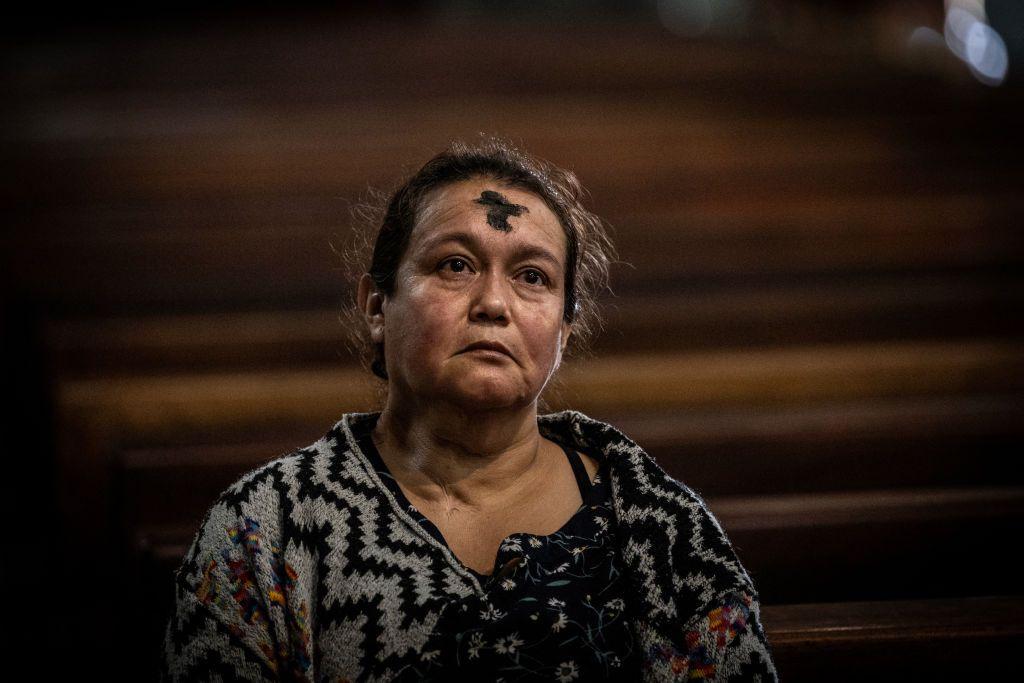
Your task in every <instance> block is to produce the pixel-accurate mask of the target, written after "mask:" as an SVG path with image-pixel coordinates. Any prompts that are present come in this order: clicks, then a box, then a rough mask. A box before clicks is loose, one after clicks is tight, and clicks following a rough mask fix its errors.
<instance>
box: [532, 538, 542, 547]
mask: <svg viewBox="0 0 1024 683" xmlns="http://www.w3.org/2000/svg"><path fill="white" fill-rule="evenodd" d="M541 545H543V544H542V543H541V542H540V539H539V538H533V537H532V536H531V537H530V547H531V548H539V547H541Z"/></svg>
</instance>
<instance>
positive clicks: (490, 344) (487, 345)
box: [462, 341, 514, 358]
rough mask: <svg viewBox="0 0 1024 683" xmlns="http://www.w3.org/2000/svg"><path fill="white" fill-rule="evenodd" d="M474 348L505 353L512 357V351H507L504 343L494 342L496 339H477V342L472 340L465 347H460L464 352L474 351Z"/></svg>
mask: <svg viewBox="0 0 1024 683" xmlns="http://www.w3.org/2000/svg"><path fill="white" fill-rule="evenodd" d="M476 350H484V351H497V352H498V353H503V354H505V355H506V356H508V357H509V358H514V357H513V356H512V353H511V352H509V350H508V349H507V348H506V347H505V345H504V344H502V343H501V342H496V341H478V342H473V343H472V344H470V345H469V346H467V347H466V348H464V349H462V353H466V352H467V351H476Z"/></svg>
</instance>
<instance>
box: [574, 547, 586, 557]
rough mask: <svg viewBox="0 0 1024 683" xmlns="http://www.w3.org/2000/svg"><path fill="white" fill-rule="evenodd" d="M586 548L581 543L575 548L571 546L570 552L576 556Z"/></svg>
mask: <svg viewBox="0 0 1024 683" xmlns="http://www.w3.org/2000/svg"><path fill="white" fill-rule="evenodd" d="M586 549H587V547H586V546H582V545H581V546H579V547H577V548H573V549H572V554H573V556H574V557H575V556H577V555H582V554H583V551H584V550H586Z"/></svg>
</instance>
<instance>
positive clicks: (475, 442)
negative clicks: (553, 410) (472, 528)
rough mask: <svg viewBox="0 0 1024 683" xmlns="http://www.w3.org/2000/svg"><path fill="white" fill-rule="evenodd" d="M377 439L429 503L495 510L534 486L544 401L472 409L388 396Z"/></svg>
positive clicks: (406, 482)
mask: <svg viewBox="0 0 1024 683" xmlns="http://www.w3.org/2000/svg"><path fill="white" fill-rule="evenodd" d="M373 438H374V441H375V443H376V445H377V448H378V450H379V451H380V454H381V457H382V458H383V459H384V461H385V463H386V464H387V466H388V468H389V469H390V470H391V471H392V473H393V474H394V475H395V477H396V478H397V479H398V480H399V481H400V482H401V483H402V486H403V488H405V489H406V490H407V491H408V492H410V493H412V494H414V495H415V496H417V497H419V498H421V499H423V500H426V501H428V502H432V503H437V504H439V505H444V506H445V507H449V508H451V507H453V506H457V507H459V508H475V509H487V508H490V507H493V506H494V505H496V504H501V502H502V501H504V500H506V499H507V498H508V496H509V495H511V494H514V492H516V491H522V490H524V488H525V487H527V486H530V485H534V483H535V482H536V481H537V475H538V474H539V473H540V472H541V470H542V469H543V468H542V467H540V465H541V463H542V455H541V454H542V443H543V439H542V438H541V436H540V432H539V431H538V429H537V405H536V403H531V404H529V405H528V406H525V407H523V408H520V409H515V410H509V409H503V410H495V411H487V412H469V411H466V410H463V409H461V408H459V407H457V406H452V405H448V404H438V403H435V404H434V405H431V406H423V405H415V406H406V405H403V404H402V403H401V402H400V401H397V400H394V401H393V400H392V396H389V397H388V402H387V404H386V405H385V407H384V409H383V411H382V412H381V416H380V419H379V420H378V422H377V426H376V428H375V429H374V432H373Z"/></svg>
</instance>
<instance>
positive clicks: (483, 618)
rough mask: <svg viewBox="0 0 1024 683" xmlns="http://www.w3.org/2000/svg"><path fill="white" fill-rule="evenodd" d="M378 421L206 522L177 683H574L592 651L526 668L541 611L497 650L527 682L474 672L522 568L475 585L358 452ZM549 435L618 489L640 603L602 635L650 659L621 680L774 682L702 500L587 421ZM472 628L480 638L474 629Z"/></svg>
mask: <svg viewBox="0 0 1024 683" xmlns="http://www.w3.org/2000/svg"><path fill="white" fill-rule="evenodd" d="M371 415H372V414H366V413H362V414H360V413H352V414H347V415H345V416H344V417H343V418H342V419H341V420H340V421H339V422H338V423H337V424H336V425H335V426H334V427H333V428H332V429H331V430H330V431H329V432H328V433H327V434H326V435H325V436H324V437H323V438H321V439H320V440H319V441H317V442H316V443H314V444H313V445H311V446H309V447H307V448H304V449H301V450H298V451H296V452H294V453H292V454H290V455H287V456H285V457H282V458H279V459H277V460H274V461H272V462H270V463H268V464H266V465H264V466H262V467H260V468H258V469H256V470H255V471H253V472H250V473H249V474H247V475H246V476H244V477H242V478H241V479H240V480H239V481H238V482H236V483H235V484H234V485H232V486H231V487H230V488H229V489H228V490H226V491H225V492H224V493H223V494H222V495H221V496H220V498H219V499H218V500H217V502H216V503H215V504H214V505H213V507H212V508H211V509H210V510H209V512H208V513H207V515H206V518H205V519H204V521H203V524H202V526H201V528H200V530H199V533H198V534H197V535H196V538H195V540H194V541H193V543H192V546H191V548H190V549H189V551H188V553H187V554H186V556H185V559H184V562H183V563H182V565H181V567H180V569H179V570H178V572H177V573H176V576H175V592H176V601H177V605H176V611H175V614H174V615H173V616H172V618H171V621H170V623H169V625H168V628H167V633H166V638H165V648H164V650H165V660H164V670H163V672H162V673H163V677H164V678H165V679H166V680H174V681H186V680H211V679H212V680H251V681H266V680H301V681H356V680H359V681H364V680H365V681H391V680H424V679H437V680H450V679H459V678H469V677H472V679H473V680H524V679H531V678H532V679H541V678H546V679H548V680H559V681H571V680H574V679H577V678H578V672H577V670H576V665H575V663H574V660H573V659H572V657H571V654H572V651H573V650H572V648H573V647H583V644H581V642H580V641H581V640H583V639H570V640H574V642H573V643H569V642H568V641H566V642H565V643H564V644H563V643H559V644H558V645H557V646H556V649H554V650H553V651H554V652H555V653H556V654H555V655H553V656H554V659H553V660H552V661H549V662H543V661H530V662H527V661H526V659H525V653H523V652H522V648H523V647H525V646H524V642H527V641H530V638H531V636H533V635H539V633H538V634H533V633H531V632H530V629H547V630H545V632H544V635H543V638H544V639H548V638H549V637H550V635H551V634H550V630H551V629H554V630H557V627H558V624H559V622H557V621H556V622H555V623H552V624H548V623H544V622H542V621H530V619H534V620H536V619H537V613H538V612H540V611H542V609H541V608H538V609H537V610H536V611H534V612H533V613H532V614H531V615H530V616H529V618H526V617H525V615H526V614H527V612H522V613H523V615H524V617H523V618H522V619H521V620H517V621H515V622H514V624H515V626H516V629H517V630H515V631H514V632H512V633H510V634H509V635H508V636H506V637H505V638H503V639H496V640H494V641H493V642H492V643H491V644H490V652H491V653H492V654H495V655H496V654H498V653H500V654H501V655H502V656H503V657H504V658H505V659H506V660H507V661H508V662H510V663H512V664H515V666H502V667H495V668H494V670H489V669H486V670H482V669H481V668H480V662H481V660H479V659H478V660H477V661H476V664H477V668H475V669H474V668H473V667H472V665H473V662H472V660H473V659H474V657H475V656H477V655H479V654H480V652H481V650H482V649H486V648H487V647H488V644H487V642H486V638H484V637H483V634H485V633H488V631H485V630H484V629H483V627H484V626H495V625H497V624H498V622H499V621H501V620H502V619H505V620H509V619H512V618H514V617H515V615H513V614H511V611H512V610H510V609H509V607H508V605H507V604H506V603H505V602H502V600H503V596H502V595H501V594H500V593H501V590H500V589H499V588H497V586H499V585H501V586H503V587H505V588H508V587H511V586H514V585H515V580H516V576H515V574H516V572H520V571H522V572H523V573H524V574H525V573H526V569H525V565H526V561H525V560H526V559H527V558H525V557H524V558H520V559H522V560H523V561H522V562H520V563H519V565H518V566H517V565H516V563H514V562H513V563H510V564H509V572H508V575H507V576H506V577H503V580H502V581H501V582H498V581H489V582H487V583H486V584H484V583H483V582H481V580H480V579H479V577H478V576H477V575H474V573H473V572H471V571H469V570H467V569H466V567H465V566H463V565H462V564H461V563H460V562H459V561H458V559H457V558H456V557H455V556H454V555H453V554H452V553H451V552H450V550H449V549H448V548H447V547H446V546H445V545H444V544H443V543H442V542H440V541H439V540H438V539H437V538H436V537H435V536H434V535H432V534H430V533H428V531H427V530H426V529H425V528H424V526H423V525H422V524H421V522H419V521H417V520H416V519H415V518H414V517H413V516H412V515H411V514H410V513H411V512H412V511H411V510H408V509H406V508H405V507H404V506H403V505H402V503H401V502H399V500H398V499H397V498H396V496H395V495H394V489H392V488H391V487H389V486H387V485H385V483H384V482H383V481H382V479H381V476H382V475H381V473H380V472H378V471H377V470H376V469H375V468H374V467H373V466H372V465H371V463H370V460H369V459H368V458H367V456H366V454H365V453H363V452H362V450H361V449H360V447H359V444H358V441H357V438H356V436H355V435H353V431H352V425H354V424H357V421H358V420H363V419H367V418H368V417H371ZM538 428H539V429H540V432H541V434H542V435H543V436H545V437H547V438H548V439H550V440H552V441H554V442H556V443H558V444H560V445H563V446H565V447H568V448H571V449H575V450H579V451H582V452H585V453H587V454H589V455H591V456H592V457H594V458H595V459H597V460H598V461H599V462H600V464H601V467H602V469H601V471H602V472H606V473H607V474H606V476H607V477H608V480H609V483H610V490H611V495H610V509H611V513H610V515H611V518H612V522H611V526H613V527H614V529H613V530H612V531H613V533H610V535H609V538H611V539H613V542H612V548H613V550H612V551H610V552H613V553H614V555H615V558H614V559H615V564H616V566H617V567H618V569H617V570H615V572H614V573H615V574H616V575H620V578H621V580H623V581H625V582H626V583H625V589H626V590H625V591H624V593H623V594H624V595H625V596H627V597H626V599H625V601H623V600H620V599H615V600H612V601H610V602H609V603H608V605H609V606H610V607H611V608H618V609H621V610H624V611H623V612H622V614H621V615H618V614H617V613H616V612H614V611H612V612H611V613H610V616H609V614H606V613H605V612H604V611H602V612H601V613H600V616H599V619H601V620H607V619H609V618H612V619H614V618H616V617H619V616H621V618H622V619H625V622H624V624H625V626H626V627H627V631H626V633H628V634H631V639H632V642H633V643H634V644H635V647H633V648H632V650H631V651H636V652H638V653H639V654H638V656H637V657H634V658H633V659H630V660H629V661H628V662H627V663H628V664H629V666H631V667H633V670H632V671H623V670H619V671H617V672H616V674H615V676H613V675H612V674H611V673H609V676H608V677H609V678H611V677H618V678H620V679H622V680H646V681H684V680H689V679H694V678H696V679H706V680H715V681H775V680H777V676H776V672H775V668H774V664H773V662H772V659H771V654H770V651H769V648H768V644H767V641H766V639H765V635H764V629H763V627H762V624H761V621H760V612H759V603H758V599H757V594H756V592H755V590H754V586H753V584H752V582H751V580H750V577H749V576H748V574H747V573H746V571H745V570H744V569H743V567H742V565H741V564H740V562H739V560H738V559H737V557H736V555H735V553H734V552H733V550H732V547H731V546H730V544H729V541H728V540H727V538H726V536H725V533H724V532H723V531H722V528H721V526H719V524H718V522H717V521H716V520H715V518H714V517H713V516H712V514H711V512H710V511H709V510H708V508H707V506H706V505H705V504H704V502H703V501H702V500H701V499H700V497H699V496H697V494H696V493H694V492H693V491H692V490H691V489H689V488H688V487H686V486H685V485H683V484H681V483H679V482H678V481H676V480H674V479H672V478H670V477H669V476H668V475H667V474H666V473H665V472H664V471H663V470H662V469H661V468H660V467H659V466H658V465H657V464H656V463H655V462H654V461H653V459H651V457H650V456H648V455H647V454H646V453H645V452H644V451H643V450H642V449H641V448H640V447H639V446H637V445H636V444H635V443H634V442H633V441H631V440H630V439H629V438H627V437H626V436H625V435H623V434H622V433H621V432H619V431H618V430H616V429H615V428H613V427H611V426H610V425H607V424H605V423H602V422H599V421H597V420H593V419H591V418H589V417H587V416H585V415H583V414H582V413H579V412H575V411H565V412H561V413H554V414H550V415H544V416H541V417H539V418H538ZM581 511H582V508H581ZM513 538H514V537H510V539H513ZM531 542H532V543H535V544H536V545H538V546H539V545H540V543H539V541H537V540H536V539H534V540H532V541H531ZM518 546H519V544H509V545H507V546H506V545H505V544H503V548H502V552H508V551H515V550H517V549H519V548H518ZM577 550H582V549H577ZM574 552H576V551H574ZM559 569H561V568H559ZM556 578H558V577H556ZM565 583H568V582H567V581H564V580H563V581H549V582H548V583H547V584H546V586H558V585H561V584H565ZM620 590H621V589H620ZM538 591H540V588H538ZM586 600H587V607H588V608H589V607H591V605H590V600H591V595H589V594H588V595H586ZM545 601H547V602H545ZM548 602H549V603H550V605H552V606H554V608H553V609H561V608H560V607H558V605H559V604H560V602H559V601H558V600H557V599H555V598H548V594H544V593H541V592H538V593H537V595H536V596H535V597H534V596H531V595H530V594H529V592H527V594H526V595H525V596H523V597H518V598H517V599H516V607H517V608H522V607H523V606H524V605H525V606H528V605H531V604H537V605H541V606H542V607H543V606H544V605H546V604H547V603H548ZM595 602H596V601H595ZM615 603H618V604H617V605H616V604H615ZM561 604H564V603H561ZM606 607H607V606H606ZM456 612H458V614H456ZM453 616H457V617H458V619H456V620H455V621H453V619H452V618H451V617H453ZM467 619H469V620H470V623H469V626H471V627H472V626H476V624H473V623H472V621H473V620H477V621H479V622H480V626H481V628H479V629H477V630H469V631H467V630H463V629H464V627H465V626H466V624H467ZM452 623H461V624H462V626H461V627H460V630H459V632H458V633H452V632H449V631H448V630H447V629H449V628H450V626H446V625H449V624H452ZM592 630H593V629H591V628H590V627H587V632H588V633H589V632H592ZM506 633H507V631H506ZM466 634H470V637H467V638H463V636H464V635H466ZM551 642H553V641H551ZM517 646H518V647H519V650H517ZM590 646H591V647H593V645H592V644H591V645H590ZM556 660H561V661H556ZM527 663H528V664H529V666H526V664H527ZM530 671H532V672H533V676H532V677H531V675H530ZM609 671H610V670H609Z"/></svg>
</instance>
